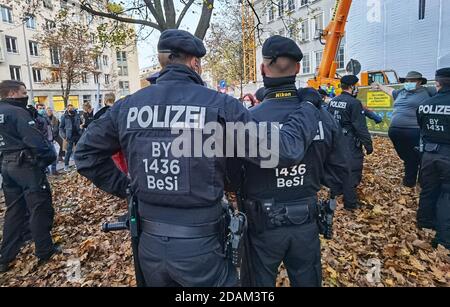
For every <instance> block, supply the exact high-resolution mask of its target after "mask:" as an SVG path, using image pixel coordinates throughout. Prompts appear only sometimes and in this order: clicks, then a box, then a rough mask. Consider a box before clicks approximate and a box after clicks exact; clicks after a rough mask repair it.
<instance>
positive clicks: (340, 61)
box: [336, 42, 345, 69]
mask: <svg viewBox="0 0 450 307" xmlns="http://www.w3.org/2000/svg"><path fill="white" fill-rule="evenodd" d="M344 46H345V44H344V42H341V45H340V46H339V50H338V54H337V57H336V61H337V63H338V67H337V68H338V69H344V68H345V48H344Z"/></svg>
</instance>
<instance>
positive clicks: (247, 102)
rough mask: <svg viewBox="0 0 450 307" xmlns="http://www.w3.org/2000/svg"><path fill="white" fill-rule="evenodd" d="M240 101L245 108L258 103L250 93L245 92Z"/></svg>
mask: <svg viewBox="0 0 450 307" xmlns="http://www.w3.org/2000/svg"><path fill="white" fill-rule="evenodd" d="M242 103H243V104H244V107H245V108H246V109H250V108H253V107H254V106H256V105H258V104H259V103H258V102H257V101H256V99H255V97H254V96H253V95H252V94H245V95H244V97H243V98H242Z"/></svg>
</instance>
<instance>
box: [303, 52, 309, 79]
mask: <svg viewBox="0 0 450 307" xmlns="http://www.w3.org/2000/svg"><path fill="white" fill-rule="evenodd" d="M302 72H303V73H304V74H309V73H311V57H310V55H309V53H306V54H304V55H303V60H302Z"/></svg>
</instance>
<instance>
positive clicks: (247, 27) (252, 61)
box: [242, 0, 256, 83]
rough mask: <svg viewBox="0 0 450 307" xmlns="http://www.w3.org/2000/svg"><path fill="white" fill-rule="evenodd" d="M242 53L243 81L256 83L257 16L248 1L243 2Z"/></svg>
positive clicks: (252, 2)
mask: <svg viewBox="0 0 450 307" xmlns="http://www.w3.org/2000/svg"><path fill="white" fill-rule="evenodd" d="M251 4H252V5H254V0H251ZM242 51H243V61H242V62H243V63H242V64H243V81H244V82H245V83H250V82H256V40H255V15H254V13H253V11H252V9H251V7H250V5H249V3H248V1H247V0H242Z"/></svg>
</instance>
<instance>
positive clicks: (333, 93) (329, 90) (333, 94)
mask: <svg viewBox="0 0 450 307" xmlns="http://www.w3.org/2000/svg"><path fill="white" fill-rule="evenodd" d="M326 91H327V95H328V97H330V98H334V97H336V91H335V89H334V86H332V85H331V83H328V84H327V89H326Z"/></svg>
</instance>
